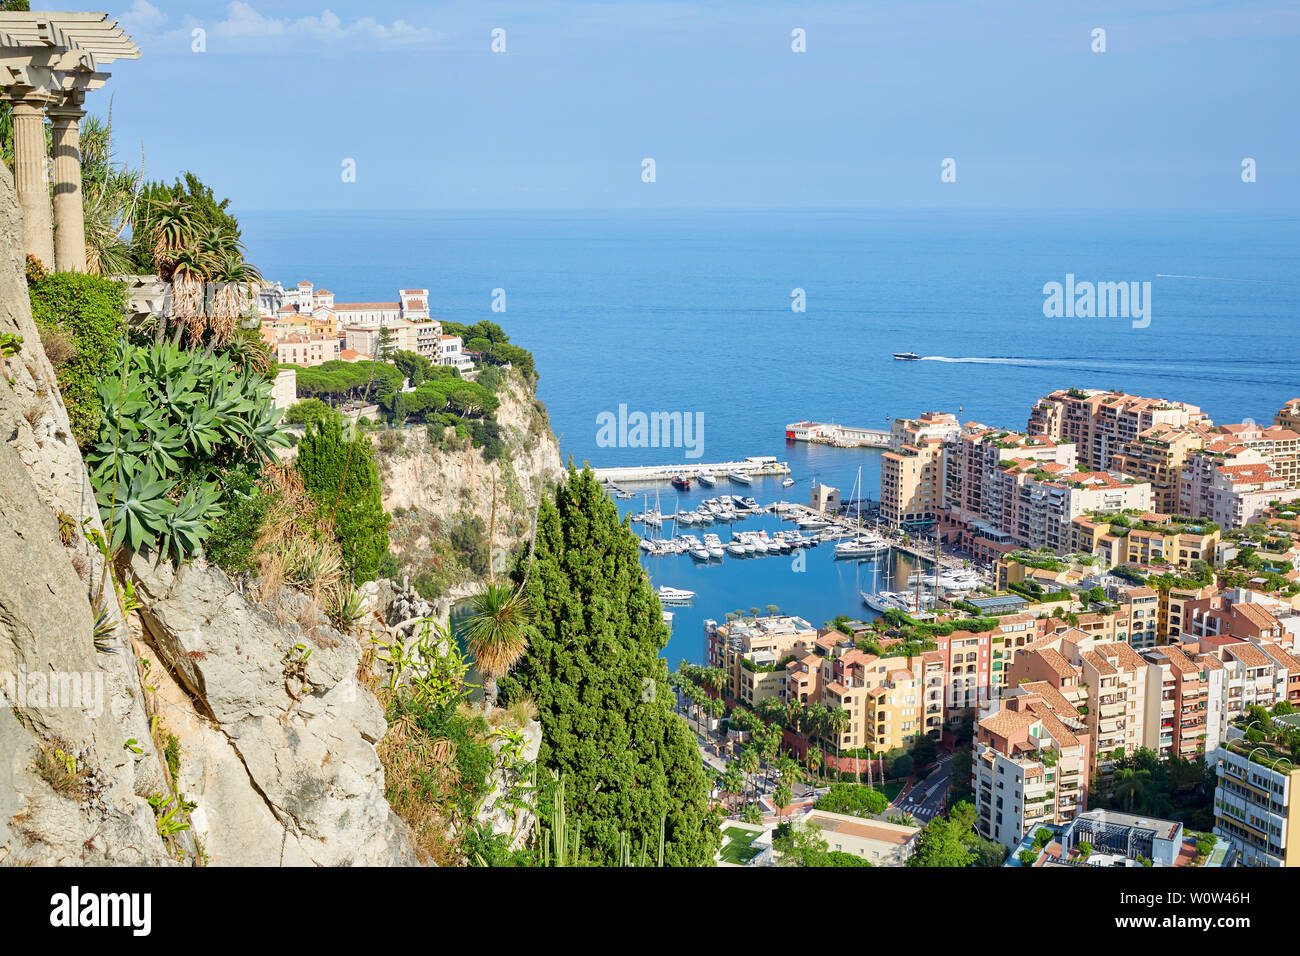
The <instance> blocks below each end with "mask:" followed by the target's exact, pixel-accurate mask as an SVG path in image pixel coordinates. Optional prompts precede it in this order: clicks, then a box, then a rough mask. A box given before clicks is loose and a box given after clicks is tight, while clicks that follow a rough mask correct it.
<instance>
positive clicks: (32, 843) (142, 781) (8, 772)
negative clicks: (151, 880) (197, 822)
mask: <svg viewBox="0 0 1300 956" xmlns="http://www.w3.org/2000/svg"><path fill="white" fill-rule="evenodd" d="M21 234H22V228H21V222H20V217H19V211H18V206H17V202H16V200H15V198H14V193H13V182H12V179H11V177H10V175H9V173H8V172H6V171H4V170H3V169H0V334H4V333H9V334H13V335H19V336H21V337H22V340H23V341H22V345H21V348H20V350H19V351H18V353H17V354H16V355H12V356H9V357H8V358H6V359H3V360H0V362H2V364H3V378H4V379H5V380H6V381H0V696H3V697H4V698H5V700H4V701H3V702H2V703H0V865H5V864H11V865H16V864H36V865H42V864H60V865H62V864H79V863H85V864H100V865H103V864H118V863H120V864H135V865H139V864H148V863H154V864H157V863H164V862H166V861H167V859H168V856H167V853H166V851H165V849H164V847H163V844H162V841H161V839H160V838H159V836H158V833H157V828H156V825H155V823H154V817H153V811H152V809H151V808H150V807H149V804H148V802H147V797H148V796H150V795H152V794H154V793H158V792H161V791H162V790H163V789H164V787H165V784H164V782H163V775H162V768H161V764H160V763H159V761H158V755H157V753H155V752H154V749H153V747H152V745H151V742H150V738H149V725H148V720H147V718H146V717H145V708H144V700H143V696H142V694H141V691H140V685H139V679H138V677H137V675H136V672H135V662H134V659H133V658H132V657H131V654H130V652H129V650H128V648H127V643H126V628H125V626H124V622H123V621H122V619H121V614H120V612H119V610H118V606H117V600H116V596H115V595H114V593H113V588H112V584H111V582H109V583H107V584H105V585H103V586H104V587H106V589H107V594H106V595H104V597H103V599H102V600H100V601H98V602H97V603H99V605H100V607H101V608H102V609H103V610H104V611H105V612H106V614H107V618H106V624H107V625H108V626H113V627H114V628H115V629H114V633H113V635H112V636H111V637H110V638H109V640H108V642H107V644H108V646H109V647H110V648H111V649H112V650H114V651H116V653H100V652H98V651H96V649H95V643H94V640H93V636H92V635H93V626H94V617H95V611H94V609H93V608H92V598H93V597H94V596H96V595H98V594H99V593H100V588H101V582H103V580H104V579H103V575H102V572H103V564H102V561H101V560H100V559H99V554H98V551H97V550H96V549H95V548H94V547H93V546H92V545H91V543H90V542H89V540H88V539H87V533H88V532H89V531H92V530H102V526H101V525H100V523H99V514H98V509H97V508H96V506H95V502H94V495H93V494H92V492H91V490H90V482H89V479H88V477H87V475H86V469H85V465H84V464H83V462H82V460H81V453H80V452H79V451H78V449H77V445H76V442H75V441H74V440H73V438H72V432H71V428H70V427H69V425H68V415H67V410H66V409H65V408H64V405H63V401H62V398H61V397H60V395H59V390H58V383H57V381H56V380H55V375H54V370H53V369H52V368H51V366H50V363H49V361H48V359H47V358H46V356H45V353H44V350H43V349H42V347H41V339H40V336H39V334H38V333H37V331H36V326H35V325H34V324H33V322H32V317H31V307H30V303H29V299H28V296H27V284H26V278H25V275H24V273H23V270H22V266H21V264H22V263H23V261H24V255H23V251H22V248H21ZM60 515H62V516H63V521H64V524H65V533H68V532H69V531H70V532H71V533H70V534H69V535H68V537H69V544H68V545H66V546H65V545H64V544H63V543H62V540H61V538H60V519H59V516H60ZM83 522H85V524H83ZM132 738H134V740H135V741H137V745H136V746H137V747H138V749H140V750H141V753H135V752H134V751H133V750H132V749H130V748H129V747H128V746H127V742H128V741H129V740H131V739H132ZM42 748H44V750H45V751H48V752H50V753H52V752H53V751H54V750H59V751H60V752H61V753H62V754H63V755H64V756H63V757H59V758H58V759H60V760H70V761H71V767H72V768H73V772H72V773H71V776H72V778H73V779H70V780H68V781H65V784H66V785H60V784H59V783H58V781H57V778H55V777H54V776H53V775H52V774H50V773H49V771H48V769H47V770H46V771H45V772H44V773H42V772H41V771H40V770H38V769H37V767H38V763H39V759H40V758H41V755H42ZM47 778H51V779H54V780H55V782H54V783H53V784H52V783H51V779H47Z"/></svg>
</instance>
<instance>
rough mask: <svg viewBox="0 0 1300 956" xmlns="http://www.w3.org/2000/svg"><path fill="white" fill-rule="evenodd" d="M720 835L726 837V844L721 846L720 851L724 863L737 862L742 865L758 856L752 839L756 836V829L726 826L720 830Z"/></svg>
mask: <svg viewBox="0 0 1300 956" xmlns="http://www.w3.org/2000/svg"><path fill="white" fill-rule="evenodd" d="M722 835H723V836H725V837H727V838H728V839H727V845H726V846H724V847H723V848H722V853H721V856H722V861H723V862H724V863H738V864H740V865H741V866H744V865H745V864H746V863H748V862H749V861H750V860H752V859H753V858H754V857H756V856H758V850H756V849H755V848H754V846H753V843H754V840H755V839H756V838H757V837H758V831H757V830H742V829H741V828H740V827H727V829H725V830H723V831H722Z"/></svg>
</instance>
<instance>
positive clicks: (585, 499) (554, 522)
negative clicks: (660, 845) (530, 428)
mask: <svg viewBox="0 0 1300 956" xmlns="http://www.w3.org/2000/svg"><path fill="white" fill-rule="evenodd" d="M535 551H536V553H535V556H534V560H533V563H532V565H531V568H530V567H529V564H528V558H527V556H525V557H523V558H522V559H521V560H520V563H519V564H518V565H517V567H516V569H515V580H516V581H524V580H525V579H526V588H525V593H526V595H527V597H528V599H529V601H530V603H531V605H532V608H533V622H534V625H535V626H536V629H537V633H536V634H534V635H533V636H532V637H531V638H530V641H529V648H528V653H527V655H526V656H525V657H524V658H523V660H522V661H521V662H520V663H519V665H518V666H517V668H516V670H515V676H516V678H517V679H518V681H519V683H520V685H521V686H522V688H523V690H524V691H525V692H526V693H527V694H528V695H529V696H530V697H531V698H532V699H533V701H534V703H535V704H536V705H537V713H538V719H539V720H540V721H541V724H542V731H543V735H542V749H541V753H540V755H539V758H538V759H539V761H540V762H541V764H542V765H543V766H547V767H550V768H551V769H553V770H556V771H558V772H559V773H561V774H563V775H564V778H565V780H566V781H567V786H568V787H569V794H570V797H569V807H568V809H569V813H570V815H571V816H573V817H575V818H577V819H580V820H581V822H582V841H583V844H584V846H585V848H586V850H587V852H588V853H589V854H590V856H591V858H592V859H593V862H597V863H603V864H611V863H614V862H616V858H617V853H618V850H619V841H620V834H622V833H627V834H628V836H629V837H630V839H631V844H632V846H634V847H636V846H639V845H646V843H647V841H649V842H650V843H656V842H657V841H658V839H659V827H660V822H661V821H665V834H666V837H665V839H666V847H665V862H666V863H667V864H668V865H670V866H710V865H712V863H713V855H714V853H715V852H716V850H717V849H718V846H719V844H720V842H721V836H720V834H719V830H718V822H719V821H718V818H717V816H716V814H715V812H713V811H710V810H709V808H708V793H709V780H708V778H707V777H706V775H705V773H704V770H703V768H702V767H701V763H700V753H699V748H698V747H697V745H696V742H695V738H694V735H693V734H692V733H691V732H690V730H689V728H688V727H687V726H686V722H685V721H684V720H683V719H682V718H681V717H680V716H679V715H677V714H675V713H673V711H672V709H671V706H670V702H671V692H670V691H669V682H668V667H667V664H666V663H665V662H664V661H663V659H662V658H660V656H659V652H660V651H661V650H663V648H664V647H665V646H666V645H667V643H668V630H667V628H666V627H665V626H664V623H663V615H662V608H661V606H660V604H659V600H658V598H657V597H656V596H655V594H654V592H653V591H652V590H651V589H650V584H649V581H648V579H647V578H646V576H645V572H644V571H643V569H642V568H641V563H640V561H639V555H640V551H639V548H638V545H637V540H636V538H635V537H634V536H633V534H632V532H631V530H630V529H629V528H628V527H627V526H626V525H623V524H621V523H620V521H619V517H618V509H617V507H615V505H614V503H613V502H612V501H610V500H609V498H608V497H606V495H605V492H604V490H603V489H602V488H601V487H600V485H599V484H598V483H597V481H596V479H595V476H594V475H593V474H592V473H591V471H590V470H588V469H583V471H582V472H581V473H578V472H576V471H575V470H574V468H573V466H572V464H570V466H569V477H568V481H567V482H563V483H561V484H560V485H559V486H558V487H557V489H556V491H555V497H554V500H553V501H552V500H551V499H549V498H548V499H546V500H544V501H543V502H542V506H541V509H540V511H539V514H538V520H537V540H536V545H535Z"/></svg>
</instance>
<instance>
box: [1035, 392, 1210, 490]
mask: <svg viewBox="0 0 1300 956" xmlns="http://www.w3.org/2000/svg"><path fill="white" fill-rule="evenodd" d="M1209 423H1210V420H1209V416H1207V415H1206V414H1205V413H1204V412H1202V411H1201V410H1200V408H1198V407H1197V406H1195V405H1188V404H1186V403H1183V402H1171V401H1167V400H1165V399H1161V398H1143V397H1141V396H1139V395H1128V394H1125V393H1124V392H1104V391H1101V390H1099V389H1078V388H1071V389H1060V390H1058V391H1055V392H1052V393H1051V394H1050V395H1047V396H1045V397H1044V398H1041V399H1039V401H1038V403H1037V404H1036V405H1035V406H1034V409H1033V411H1032V412H1031V413H1030V416H1029V427H1028V432H1029V434H1030V435H1043V436H1046V437H1048V438H1051V439H1052V440H1053V441H1057V442H1072V443H1073V444H1074V445H1075V447H1076V449H1077V451H1078V456H1079V467H1080V468H1092V469H1094V470H1097V471H1103V470H1105V469H1106V468H1109V467H1110V466H1111V461H1112V459H1113V458H1114V456H1115V455H1117V454H1121V453H1123V452H1124V451H1125V450H1126V449H1127V448H1128V447H1129V446H1130V445H1131V444H1132V443H1133V442H1135V441H1136V440H1137V439H1138V436H1139V435H1141V434H1142V433H1143V432H1146V431H1148V430H1150V429H1152V428H1156V427H1157V426H1165V427H1171V428H1176V427H1186V426H1189V425H1196V424H1206V425H1208V424H1209Z"/></svg>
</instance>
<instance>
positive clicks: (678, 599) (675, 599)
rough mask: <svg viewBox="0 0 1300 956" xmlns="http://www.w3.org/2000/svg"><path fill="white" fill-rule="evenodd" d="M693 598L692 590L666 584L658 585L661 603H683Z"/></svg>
mask: <svg viewBox="0 0 1300 956" xmlns="http://www.w3.org/2000/svg"><path fill="white" fill-rule="evenodd" d="M694 598H695V592H694V591H688V590H686V589H685V588H670V587H668V585H666V584H661V585H659V602H660V603H661V604H685V603H687V602H688V601H691V600H694Z"/></svg>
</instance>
